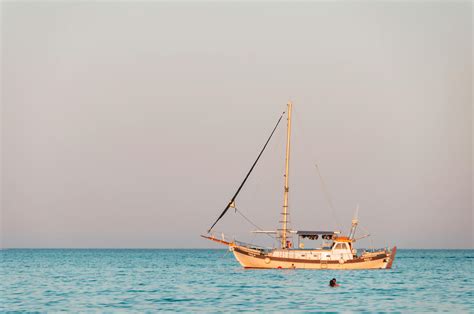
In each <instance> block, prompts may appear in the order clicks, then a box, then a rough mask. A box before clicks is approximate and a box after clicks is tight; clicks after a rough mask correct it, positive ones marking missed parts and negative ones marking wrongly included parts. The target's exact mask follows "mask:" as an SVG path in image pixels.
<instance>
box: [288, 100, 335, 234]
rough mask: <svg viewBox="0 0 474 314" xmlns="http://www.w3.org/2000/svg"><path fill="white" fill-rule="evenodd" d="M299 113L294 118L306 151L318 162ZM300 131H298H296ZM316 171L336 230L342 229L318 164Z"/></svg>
mask: <svg viewBox="0 0 474 314" xmlns="http://www.w3.org/2000/svg"><path fill="white" fill-rule="evenodd" d="M297 112H298V111H297V110H294V109H293V116H294V117H295V118H296V120H298V126H300V131H301V134H302V135H303V136H301V137H302V138H303V141H304V144H305V145H304V146H305V148H306V149H308V150H309V155H310V156H311V158H313V160H318V159H317V158H315V156H316V154H315V153H314V150H313V146H312V145H308V143H307V142H306V134H307V131H306V128H305V127H304V123H302V120H301V119H300V116H299V113H297ZM296 131H298V130H296ZM316 170H317V172H318V177H319V180H320V181H321V185H322V190H323V194H325V196H324V197H325V199H326V202H327V203H328V205H329V208H330V209H331V214H332V216H333V218H334V220H335V222H336V226H335V227H336V229H340V230H341V229H342V228H341V226H342V224H341V223H340V219H339V217H338V215H337V212H336V209H335V207H334V205H333V203H332V200H331V197H330V195H329V192H328V189H327V186H326V184H325V183H324V180H323V177H322V175H321V171H320V170H319V167H318V165H317V164H316Z"/></svg>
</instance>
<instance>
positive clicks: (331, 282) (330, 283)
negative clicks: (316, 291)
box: [329, 278, 339, 287]
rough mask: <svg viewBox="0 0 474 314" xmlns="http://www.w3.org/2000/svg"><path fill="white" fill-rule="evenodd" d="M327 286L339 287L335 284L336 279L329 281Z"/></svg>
mask: <svg viewBox="0 0 474 314" xmlns="http://www.w3.org/2000/svg"><path fill="white" fill-rule="evenodd" d="M329 286H331V287H339V285H338V284H337V282H336V278H333V279H331V280H330V281H329Z"/></svg>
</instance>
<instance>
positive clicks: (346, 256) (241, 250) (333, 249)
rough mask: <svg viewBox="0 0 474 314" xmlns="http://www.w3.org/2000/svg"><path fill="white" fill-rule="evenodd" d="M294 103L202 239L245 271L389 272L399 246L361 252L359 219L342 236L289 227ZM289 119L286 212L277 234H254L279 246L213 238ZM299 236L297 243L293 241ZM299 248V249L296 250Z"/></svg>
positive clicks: (284, 206)
mask: <svg viewBox="0 0 474 314" xmlns="http://www.w3.org/2000/svg"><path fill="white" fill-rule="evenodd" d="M292 107H293V104H292V102H291V101H289V102H288V104H287V111H286V112H283V114H282V115H281V116H280V118H279V119H278V121H277V123H276V125H275V127H274V128H273V131H272V132H271V134H270V136H269V138H268V139H267V141H266V143H265V145H264V146H263V148H262V150H261V151H260V153H259V155H258V157H257V159H256V160H255V162H254V163H253V165H252V167H251V168H250V170H249V172H248V173H247V175H246V176H245V178H244V180H243V182H242V183H241V184H240V186H239V188H238V189H237V191H236V193H235V194H234V196H233V197H232V198H231V200H230V201H229V203H228V204H227V206H226V207H225V209H224V210H223V211H222V213H221V214H220V215H219V217H218V218H217V220H216V221H215V222H214V223H213V224H212V226H211V227H210V228H209V230H208V231H207V235H202V237H203V238H206V239H208V240H211V241H214V242H217V243H220V244H223V245H226V246H228V247H229V250H230V251H232V252H233V254H234V256H235V258H236V259H237V261H238V262H239V263H240V265H242V267H244V268H263V269H390V268H391V267H392V264H393V261H394V259H395V254H396V252H397V247H396V246H394V247H393V248H392V249H387V248H383V249H377V250H370V251H362V252H360V254H358V250H357V249H356V248H355V247H354V245H355V243H356V241H357V240H359V239H360V238H359V239H356V238H355V234H356V230H357V226H358V224H359V220H358V218H357V216H355V217H354V218H353V219H352V226H351V230H350V232H349V234H348V235H347V236H344V235H342V233H341V232H340V231H305V230H292V229H290V228H289V227H288V224H289V223H288V215H289V208H288V198H289V191H290V189H289V175H290V171H289V170H290V140H291V113H292ZM285 114H286V117H287V132H286V154H285V176H284V189H283V212H282V213H281V215H282V219H281V224H282V226H281V229H278V230H275V231H261V230H260V231H255V232H256V233H268V234H273V235H275V236H276V238H277V239H279V247H277V248H265V247H262V246H258V245H253V244H247V243H243V242H240V241H237V240H232V241H229V240H227V239H226V238H225V237H224V235H222V238H218V237H216V236H214V234H213V233H212V230H213V228H214V226H215V225H216V224H217V222H218V221H219V220H220V219H221V218H222V217H223V216H224V215H225V214H226V213H227V212H228V210H229V209H230V208H235V200H236V198H237V196H238V195H239V193H240V191H241V189H242V187H243V186H244V184H245V183H246V181H247V179H248V178H249V176H250V174H251V173H252V171H253V169H254V168H255V166H256V165H257V163H258V161H259V159H260V157H261V156H262V154H263V152H264V151H265V149H266V147H267V145H268V143H269V142H270V139H271V138H272V136H273V134H274V133H275V130H276V129H277V127H278V125H279V124H280V122H281V120H282V118H283V116H284V115H285ZM295 237H297V241H296V242H297V243H296V245H295V243H294V242H293V238H295ZM319 237H321V238H322V240H323V245H322V246H321V247H319V248H305V247H304V242H303V241H302V240H303V239H309V240H317V239H318V238H319ZM295 246H296V247H295Z"/></svg>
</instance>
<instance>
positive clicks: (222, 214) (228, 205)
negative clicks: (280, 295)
mask: <svg viewBox="0 0 474 314" xmlns="http://www.w3.org/2000/svg"><path fill="white" fill-rule="evenodd" d="M284 114H285V112H283V113H282V114H281V116H280V118H279V119H278V121H277V123H276V125H275V127H274V128H273V130H272V133H271V134H270V136H269V137H268V139H267V141H266V142H265V145H263V148H262V150H261V151H260V154H258V157H257V159H256V160H255V162H254V163H253V165H252V167H251V168H250V170H249V172H248V173H247V175H246V176H245V178H244V181H242V183H241V184H240V186H239V188H238V189H237V192H235V194H234V196H233V197H232V199H231V200H230V202H229V204H227V206H226V208H225V209H224V210H223V211H222V213H221V214H220V216H219V217H218V218H217V220H216V221H215V222H214V223H213V224H212V226H211V228H209V230H207V233H210V232H211V230H212V228H214V226H215V225H216V223H217V222H218V221H219V220H221V218H222V217H223V216H224V215H225V213H226V212H227V211H228V210H229V208H230V207H232V206H233V205H234V201H235V198H236V197H237V195H239V193H240V190H242V187H243V186H244V184H245V182H246V181H247V179H248V178H249V176H250V174H251V173H252V171H253V168H255V165H257V162H258V160H259V159H260V157H261V156H262V154H263V152H264V151H265V148H267V145H268V142H270V139H271V138H272V136H273V133H275V130H276V129H277V127H278V125H279V124H280V121H281V118H283V115H284Z"/></svg>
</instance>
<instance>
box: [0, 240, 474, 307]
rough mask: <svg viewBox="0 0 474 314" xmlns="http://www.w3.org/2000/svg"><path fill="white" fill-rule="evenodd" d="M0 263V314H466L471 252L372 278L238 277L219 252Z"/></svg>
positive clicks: (37, 255) (401, 265)
mask: <svg viewBox="0 0 474 314" xmlns="http://www.w3.org/2000/svg"><path fill="white" fill-rule="evenodd" d="M0 257H1V283H0V289H1V290H0V301H1V303H0V311H6V310H10V311H60V310H67V311H89V312H90V311H107V312H111V311H120V312H123V311H133V312H136V311H158V310H161V311H185V312H219V311H220V312H222V311H230V312H234V311H265V312H268V311H275V312H282V311H285V310H291V311H412V312H413V311H430V312H431V311H449V312H474V295H473V290H474V278H473V271H474V269H473V262H474V250H399V251H398V253H397V259H396V260H395V263H394V269H392V270H372V271H330V270H323V271H317V270H316V271H315V270H244V269H242V268H241V267H240V266H239V265H238V264H237V262H236V261H235V260H234V258H233V256H232V254H231V253H227V252H226V251H224V250H62V249H58V250H3V251H0ZM332 277H336V278H337V280H338V282H339V283H340V284H341V286H340V287H338V288H330V287H328V282H329V280H330V279H331V278H332Z"/></svg>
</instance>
